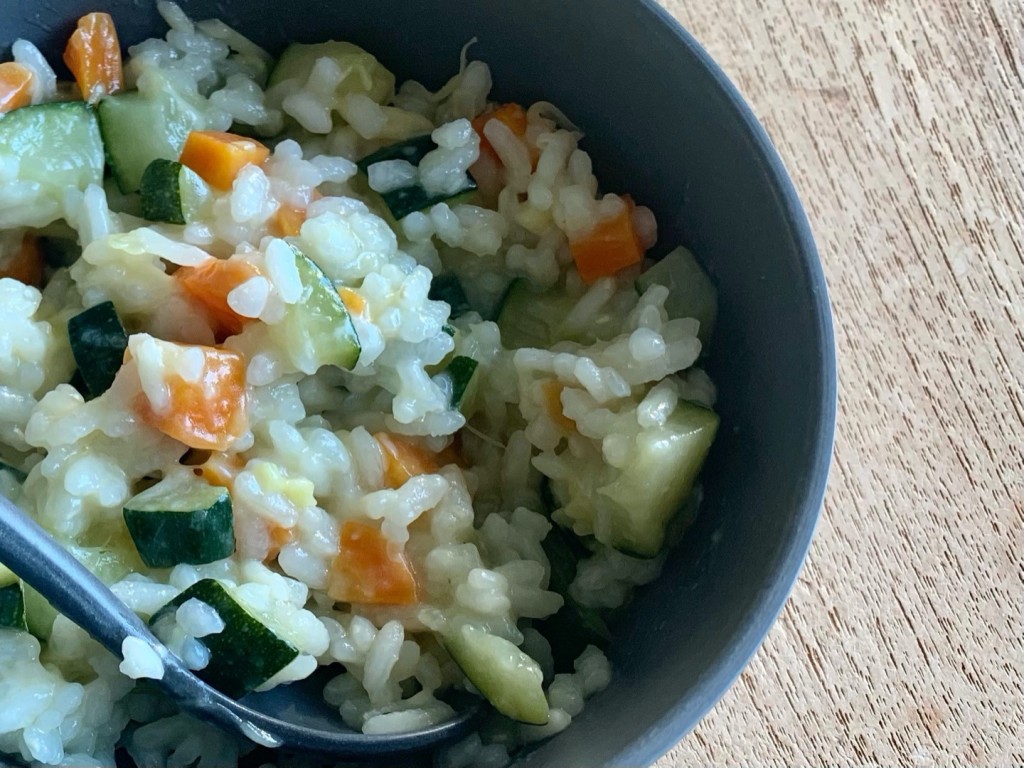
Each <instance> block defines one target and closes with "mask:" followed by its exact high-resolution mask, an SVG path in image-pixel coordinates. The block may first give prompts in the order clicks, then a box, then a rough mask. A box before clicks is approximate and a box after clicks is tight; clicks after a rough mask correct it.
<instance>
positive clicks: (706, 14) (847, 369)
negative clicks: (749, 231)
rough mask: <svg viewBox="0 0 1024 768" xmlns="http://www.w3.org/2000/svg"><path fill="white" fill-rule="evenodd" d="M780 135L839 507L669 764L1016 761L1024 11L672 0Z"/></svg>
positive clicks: (1021, 4)
mask: <svg viewBox="0 0 1024 768" xmlns="http://www.w3.org/2000/svg"><path fill="white" fill-rule="evenodd" d="M663 2H665V4H666V6H667V7H668V8H669V10H670V11H671V12H672V13H673V14H674V15H675V16H676V17H677V18H678V19H679V20H680V21H682V22H683V24H684V26H686V27H687V28H688V29H689V30H690V31H691V32H693V33H694V35H695V36H696V37H697V38H698V39H699V40H700V41H701V42H702V43H703V44H704V45H705V47H706V48H707V49H708V50H709V52H710V53H711V54H712V56H713V57H714V58H715V59H716V60H717V61H718V62H719V63H720V64H721V65H722V66H723V67H724V69H725V70H726V72H727V73H728V74H729V75H730V76H731V77H732V78H733V80H734V81H735V82H736V83H737V85H738V86H739V88H740V90H741V91H742V92H743V93H744V95H745V96H746V97H747V98H748V99H749V101H750V103H751V105H752V106H753V108H754V111H755V112H756V113H757V115H758V116H759V117H760V118H761V120H762V121H763V122H764V124H765V126H766V128H767V129H768V132H769V134H770V135H771V136H772V138H773V140H774V141H775V142H776V144H777V146H778V149H779V152H780V153H781V155H782V157H783V160H784V161H785V163H786V165H787V167H788V168H789V170H790V172H791V173H792V175H793V178H794V180H795V183H796V186H797V188H798V190H799V192H800V194H801V196H802V199H803V200H804V203H805V205H806V207H807V210H808V214H809V217H810V220H811V225H812V227H813V229H814V232H815V236H816V238H817V241H818V245H819V248H820V250H821V258H822V261H823V263H824V266H825V272H826V274H827V277H828V280H829V285H830V290H831V296H832V303H833V308H834V312H835V322H836V333H837V339H838V352H839V378H840V416H839V429H838V437H837V443H836V451H835V458H834V464H833V469H832V477H831V481H830V485H829V492H828V497H827V502H826V508H825V512H824V516H823V519H822V522H821V524H820V526H819V529H818V532H817V536H816V538H815V541H814V545H813V548H812V550H811V554H810V557H809V560H808V563H807V567H806V568H805V570H804V572H803V574H802V576H801V578H800V581H799V584H798V585H797V586H796V589H795V591H794V593H793V595H792V597H791V599H790V601H789V603H788V605H787V607H786V609H785V611H784V613H783V614H782V617H781V619H780V620H779V622H778V623H777V624H776V626H775V628H774V629H773V630H772V632H771V634H770V635H769V636H768V639H767V641H766V642H765V644H764V646H763V647H762V648H761V650H760V652H759V653H758V654H757V656H756V658H755V659H754V661H753V663H752V664H751V665H750V666H749V667H748V668H747V670H746V671H745V672H744V673H743V675H742V677H741V678H740V679H739V681H738V682H737V683H736V685H735V686H734V687H733V688H732V689H731V690H730V691H729V693H728V694H726V696H725V697H724V699H723V700H722V701H721V702H720V703H719V704H718V706H717V707H716V708H715V709H714V710H713V712H712V713H711V714H710V715H709V716H708V717H707V718H706V719H705V720H704V721H703V722H702V723H701V724H700V725H699V726H698V727H697V729H696V730H695V731H694V732H693V733H692V734H691V735H690V736H688V737H687V738H686V739H684V740H683V741H682V742H681V743H680V744H679V745H678V746H677V747H676V748H675V749H673V750H672V752H671V753H670V754H669V755H668V756H666V757H665V758H664V759H662V760H661V761H660V762H659V763H658V766H659V768H670V767H672V768H684V767H685V768H693V767H694V766H709V765H714V766H833V765H834V766H867V765H880V766H912V767H913V768H926V767H928V766H963V765H975V766H1011V765H1015V766H1020V765H1024V455H1022V452H1024V391H1022V380H1024V335H1022V334H1024V63H1022V57H1024V53H1022V52H1024V0H715V1H714V2H705V1H704V0H663Z"/></svg>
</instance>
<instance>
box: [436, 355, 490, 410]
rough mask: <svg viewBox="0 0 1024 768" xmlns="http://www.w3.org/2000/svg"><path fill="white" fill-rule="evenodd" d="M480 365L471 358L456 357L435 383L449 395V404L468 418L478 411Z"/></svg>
mask: <svg viewBox="0 0 1024 768" xmlns="http://www.w3.org/2000/svg"><path fill="white" fill-rule="evenodd" d="M479 367H480V364H479V363H478V362H477V361H476V360H474V359H473V358H471V357H466V356H465V355H456V356H455V357H453V358H452V359H451V362H450V363H448V366H447V367H446V368H445V369H444V370H443V371H441V373H439V374H438V375H437V376H436V377H435V381H437V383H438V384H439V385H440V386H441V388H442V389H443V390H444V391H446V392H448V393H449V403H450V404H451V407H452V408H453V409H455V410H457V411H461V412H462V413H463V415H465V416H466V417H467V418H468V417H469V416H471V415H472V413H473V411H474V410H475V409H476V403H477V394H478V392H479V390H480V376H481V373H480V371H479Z"/></svg>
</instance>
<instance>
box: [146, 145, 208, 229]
mask: <svg viewBox="0 0 1024 768" xmlns="http://www.w3.org/2000/svg"><path fill="white" fill-rule="evenodd" d="M139 187H140V188H139V192H140V194H141V197H142V215H143V216H144V217H145V218H147V219H149V220H150V221H166V222H168V223H169V224H188V223H190V222H193V221H196V220H197V219H198V218H199V214H200V212H201V210H202V208H203V206H204V205H205V204H206V202H207V201H208V200H209V199H210V187H209V186H208V185H207V184H206V182H205V181H203V180H202V179H201V178H199V174H197V173H196V172H195V171H193V170H192V169H191V168H186V167H185V166H184V165H182V164H181V163H178V162H175V161H174V160H164V159H163V158H157V159H156V160H154V161H153V162H151V163H150V164H149V165H148V166H147V167H146V170H145V172H144V173H143V174H142V180H141V181H140V182H139Z"/></svg>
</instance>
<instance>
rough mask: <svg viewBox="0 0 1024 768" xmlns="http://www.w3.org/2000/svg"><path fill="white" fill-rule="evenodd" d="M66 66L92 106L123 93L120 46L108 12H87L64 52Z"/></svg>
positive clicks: (84, 97) (80, 20) (83, 96)
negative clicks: (115, 94)
mask: <svg viewBox="0 0 1024 768" xmlns="http://www.w3.org/2000/svg"><path fill="white" fill-rule="evenodd" d="M64 63H65V64H67V65H68V69H70V70H71V74H73V75H74V76H75V82H77V83H78V89H79V90H80V91H81V92H82V98H83V99H85V100H86V101H87V102H88V103H90V104H95V103H96V102H98V101H99V100H100V99H101V98H103V97H104V96H109V95H111V94H113V93H117V92H118V91H119V90H121V85H122V83H123V82H124V73H123V72H122V69H121V45H120V43H119V42H118V40H117V30H116V29H115V28H114V20H113V19H112V18H111V17H110V14H109V13H99V12H94V13H88V14H86V15H85V16H83V17H82V18H80V19H79V20H78V27H77V28H76V29H75V31H74V32H73V33H72V34H71V39H70V40H68V45H67V48H65V49H64ZM140 127H142V126H140Z"/></svg>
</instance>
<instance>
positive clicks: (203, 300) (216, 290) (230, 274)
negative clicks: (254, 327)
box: [174, 259, 259, 340]
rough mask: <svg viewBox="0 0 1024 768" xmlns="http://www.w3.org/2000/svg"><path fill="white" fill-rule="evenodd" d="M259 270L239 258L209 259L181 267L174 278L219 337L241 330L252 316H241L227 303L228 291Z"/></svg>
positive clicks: (223, 337) (221, 338)
mask: <svg viewBox="0 0 1024 768" xmlns="http://www.w3.org/2000/svg"><path fill="white" fill-rule="evenodd" d="M258 274H259V270H258V269H257V268H256V267H255V266H253V265H252V264H250V263H249V262H248V261H241V260H240V259H226V260H225V259H210V260H209V261H207V262H206V263H205V264H201V265H200V266H198V267H181V268H180V269H179V270H178V271H177V272H175V273H174V277H175V279H176V280H178V281H179V282H180V283H181V287H182V289H183V290H184V291H185V293H186V294H188V296H190V297H191V298H192V299H194V300H195V301H196V303H198V304H199V305H200V306H201V307H202V308H203V309H204V310H205V311H206V314H207V316H208V317H209V319H210V323H211V325H212V326H213V333H214V336H216V338H217V339H218V340H223V339H225V338H227V337H228V336H234V335H236V334H239V333H241V332H242V329H243V328H245V326H246V325H247V324H249V323H250V322H252V318H249V317H242V316H241V315H239V314H238V313H237V312H235V311H234V310H233V309H231V307H230V306H229V305H228V294H229V293H231V291H233V290H234V289H235V288H237V287H238V286H240V285H241V284H242V283H244V282H245V281H246V280H248V279H249V278H251V277H255V276H256V275H258Z"/></svg>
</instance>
